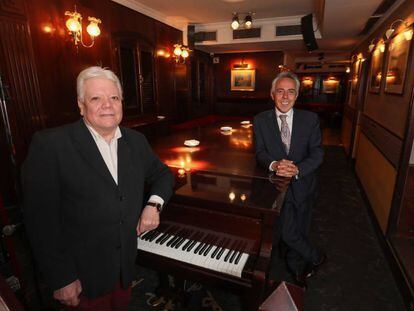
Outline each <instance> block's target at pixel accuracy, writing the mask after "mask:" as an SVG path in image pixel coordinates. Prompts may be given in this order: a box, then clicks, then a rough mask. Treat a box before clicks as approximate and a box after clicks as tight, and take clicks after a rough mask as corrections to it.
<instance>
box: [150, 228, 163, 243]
mask: <svg viewBox="0 0 414 311" xmlns="http://www.w3.org/2000/svg"><path fill="white" fill-rule="evenodd" d="M160 234H162V232H161V231H157V234H154V235H152V236H151V238H150V239H149V241H150V242H152V241H154V240H155V239H156V238H157V237H159V236H160Z"/></svg>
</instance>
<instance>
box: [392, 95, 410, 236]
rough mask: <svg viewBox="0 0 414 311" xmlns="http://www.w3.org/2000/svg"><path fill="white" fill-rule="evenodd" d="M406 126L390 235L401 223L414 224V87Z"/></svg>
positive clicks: (398, 229) (396, 230)
mask: <svg viewBox="0 0 414 311" xmlns="http://www.w3.org/2000/svg"><path fill="white" fill-rule="evenodd" d="M406 124H407V128H406V131H405V135H404V136H405V139H404V143H403V147H402V151H401V153H402V154H401V160H400V165H399V166H398V176H397V184H396V187H395V194H394V199H393V203H392V208H391V213H390V220H389V225H388V227H389V230H388V234H389V235H391V234H394V233H395V232H398V231H400V228H399V227H400V223H401V224H404V223H409V224H410V225H412V224H414V222H413V221H412V219H413V218H410V217H411V216H412V210H411V209H408V210H407V208H408V205H407V203H412V200H411V199H410V195H409V194H408V193H414V185H413V183H412V180H411V181H410V178H411V179H412V171H411V172H410V170H412V166H410V158H411V156H412V154H411V153H412V150H413V148H414V87H413V89H412V93H411V103H410V112H409V114H408V117H407V122H406ZM410 174H411V175H410ZM407 200H408V201H407ZM406 217H408V218H406ZM413 236H414V234H413Z"/></svg>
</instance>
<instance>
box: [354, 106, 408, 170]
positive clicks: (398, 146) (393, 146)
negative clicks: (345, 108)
mask: <svg viewBox="0 0 414 311" xmlns="http://www.w3.org/2000/svg"><path fill="white" fill-rule="evenodd" d="M360 126H361V130H362V132H363V133H364V134H365V136H367V138H369V140H370V141H371V142H372V143H373V144H374V145H375V146H376V147H377V148H378V150H379V151H380V152H381V153H382V154H383V155H384V157H385V158H386V159H387V160H388V161H390V162H391V164H392V165H393V166H394V168H396V169H397V168H398V165H399V162H400V156H401V152H402V146H403V142H402V140H401V139H400V138H399V137H397V136H395V135H394V134H393V133H391V132H390V131H388V130H387V129H386V128H384V127H383V126H382V125H380V124H379V123H377V122H375V121H374V120H372V119H371V118H369V117H367V116H366V115H364V114H362V115H361V120H360Z"/></svg>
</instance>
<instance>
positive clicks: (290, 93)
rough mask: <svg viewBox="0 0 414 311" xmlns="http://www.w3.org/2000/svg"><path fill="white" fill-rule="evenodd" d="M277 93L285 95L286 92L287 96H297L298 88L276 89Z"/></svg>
mask: <svg viewBox="0 0 414 311" xmlns="http://www.w3.org/2000/svg"><path fill="white" fill-rule="evenodd" d="M275 93H276V95H277V96H284V95H285V94H286V95H287V96H290V97H294V96H296V90H295V89H287V90H285V89H276V91H275Z"/></svg>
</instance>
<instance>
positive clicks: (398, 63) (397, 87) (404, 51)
mask: <svg viewBox="0 0 414 311" xmlns="http://www.w3.org/2000/svg"><path fill="white" fill-rule="evenodd" d="M410 45H411V41H410V40H406V39H405V37H404V34H403V33H401V34H399V35H397V36H395V37H393V38H392V40H391V42H390V44H389V47H388V61H387V75H386V78H385V91H386V92H387V93H394V94H402V93H403V89H404V80H405V76H406V70H407V61H408V54H409V52H410Z"/></svg>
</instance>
